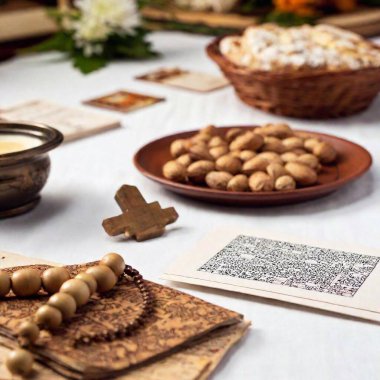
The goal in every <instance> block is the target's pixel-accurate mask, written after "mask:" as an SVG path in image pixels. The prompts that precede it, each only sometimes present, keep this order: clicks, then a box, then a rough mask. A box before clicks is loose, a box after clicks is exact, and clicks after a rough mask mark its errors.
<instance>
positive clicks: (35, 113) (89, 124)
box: [0, 100, 120, 141]
mask: <svg viewBox="0 0 380 380" xmlns="http://www.w3.org/2000/svg"><path fill="white" fill-rule="evenodd" d="M0 119H3V120H6V121H24V122H30V123H42V124H46V125H48V126H50V127H53V128H55V129H58V130H59V131H60V132H62V134H63V135H64V137H65V141H70V140H76V139H79V138H82V137H86V136H89V135H93V134H95V133H99V132H103V131H106V130H109V129H112V128H116V127H119V126H120V121H119V120H118V119H117V118H115V117H113V116H109V115H105V114H102V113H98V112H92V111H88V110H86V109H83V108H75V107H66V106H62V105H60V104H55V103H50V102H48V101H45V100H33V101H30V102H26V103H22V104H19V105H17V106H14V107H11V108H8V109H4V110H0Z"/></svg>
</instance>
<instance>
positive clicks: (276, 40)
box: [207, 24, 380, 119]
mask: <svg viewBox="0 0 380 380" xmlns="http://www.w3.org/2000/svg"><path fill="white" fill-rule="evenodd" d="M260 28H261V29H260ZM261 31H263V33H262V32H261ZM282 31H284V32H282ZM260 33H261V34H260ZM302 33H306V34H309V35H311V36H312V37H309V36H302ZM247 34H248V38H247ZM271 34H272V35H271ZM273 34H278V36H274V37H273ZM257 36H259V37H257ZM315 36H317V37H315ZM226 38H229V41H227V42H229V43H230V50H229V51H228V49H226V48H225V47H224V50H225V51H226V50H227V54H226V52H224V54H223V53H222V52H221V44H223V43H224V42H225V41H226ZM310 38H311V39H314V40H315V41H312V44H311V45H310V41H309V40H308V39H310ZM268 41H269V42H268ZM292 43H293V45H291V44H292ZM314 43H315V45H316V46H314V45H313V44H314ZM244 44H245V45H244ZM247 46H248V48H247ZM263 46H264V48H263ZM268 46H269V48H268ZM310 46H311V47H310ZM247 49H248V50H249V51H248V53H247ZM284 52H285V53H284ZM287 52H289V53H287ZM362 52H364V53H362ZM207 53H208V55H209V56H210V58H211V59H213V60H214V61H215V62H216V63H217V64H218V65H219V67H220V69H221V70H222V71H223V73H224V74H225V76H226V77H227V78H228V79H229V80H230V82H231V84H232V85H233V86H234V88H235V91H236V93H237V95H238V96H239V97H240V99H241V100H242V101H243V102H245V103H247V104H248V105H250V106H253V107H256V108H260V109H262V110H264V111H268V112H272V113H275V114H279V115H284V116H291V117H298V118H314V119H323V118H332V117H340V116H348V115H351V114H354V113H357V112H360V111H362V110H364V109H366V108H367V107H368V106H369V105H370V104H371V102H372V101H373V100H374V98H375V97H376V95H377V94H378V92H379V91H380V47H379V46H377V45H375V44H373V43H371V42H370V41H367V40H365V39H363V38H362V37H360V36H359V35H356V34H354V33H351V32H347V31H344V30H342V29H339V28H334V27H331V26H326V25H318V26H316V27H311V26H306V25H304V26H302V27H294V28H288V29H284V28H280V27H278V26H275V25H272V24H264V25H260V26H253V27H249V28H247V29H246V31H245V32H244V33H243V34H242V35H241V36H227V37H224V38H217V39H215V40H214V41H213V42H212V43H211V44H210V45H208V47H207ZM260 54H261V55H260ZM366 54H369V55H368V57H367V55H366Z"/></svg>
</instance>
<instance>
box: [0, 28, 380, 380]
mask: <svg viewBox="0 0 380 380" xmlns="http://www.w3.org/2000/svg"><path fill="white" fill-rule="evenodd" d="M152 40H153V42H154V45H155V47H156V49H157V50H158V51H160V52H162V57H161V58H159V59H157V60H150V61H145V62H141V63H140V62H128V63H123V62H120V63H114V64H112V65H110V66H109V67H108V68H106V69H104V70H101V71H99V72H96V73H94V74H92V75H88V76H83V75H81V74H80V73H79V72H78V71H76V70H74V69H73V68H72V67H71V65H70V63H68V62H67V61H64V60H62V59H61V57H60V56H59V55H58V54H55V53H52V54H46V55H36V56H29V57H23V58H17V59H13V60H11V61H8V62H5V63H1V64H0V89H1V95H0V107H4V106H7V105H11V104H14V103H17V102H20V101H24V100H30V99H35V98H43V99H50V100H52V101H56V102H59V103H62V104H66V105H78V104H79V103H80V102H81V101H82V100H85V99H88V98H91V97H94V96H98V95H103V94H105V93H108V92H112V91H114V90H117V89H129V90H136V91H140V92H143V93H149V94H153V95H158V96H165V97H166V98H167V101H166V102H164V103H159V104H157V105H155V106H153V107H149V108H146V109H144V110H140V111H136V112H134V113H131V114H126V115H120V117H121V118H122V124H123V126H122V128H120V129H118V130H114V131H111V132H106V133H103V134H100V135H97V136H94V137H90V138H86V139H83V140H79V141H76V142H72V143H68V144H66V145H63V146H62V147H60V148H59V149H57V150H55V151H53V152H52V154H51V158H52V172H51V176H50V178H49V182H48V184H47V186H46V188H45V189H44V191H43V199H42V202H41V204H40V205H39V206H38V207H37V208H36V209H35V210H34V211H33V212H31V213H29V214H26V215H23V216H19V217H16V218H13V219H8V220H1V221H0V250H8V251H12V252H18V253H22V254H24V255H27V256H36V257H42V258H45V259H49V260H54V261H57V262H63V263H76V262H82V261H89V260H94V259H98V258H99V257H101V256H102V255H103V254H104V253H106V252H108V251H116V252H120V253H122V254H123V255H124V257H125V258H126V260H127V261H128V262H129V263H130V264H131V265H133V266H135V267H136V268H138V269H139V270H141V271H142V273H143V274H144V275H145V276H146V277H147V278H149V279H151V280H154V281H158V282H162V281H161V280H160V275H161V274H162V273H163V271H164V269H165V268H167V267H168V265H169V264H170V263H171V262H172V260H174V259H175V258H176V257H178V256H179V255H181V254H182V253H184V252H185V251H186V250H187V249H189V248H190V247H191V246H192V245H193V244H194V243H195V242H196V241H197V240H198V239H200V238H201V237H202V236H204V235H205V234H207V231H209V230H210V228H213V227H216V226H219V225H220V226H223V225H225V224H234V225H237V226H238V225H244V226H246V227H247V226H249V227H252V228H253V229H254V228H255V227H260V228H265V229H275V230H276V229H277V230H278V229H280V230H282V231H288V232H289V233H290V234H291V235H293V236H294V235H297V234H302V235H303V236H305V237H309V238H310V239H311V240H316V239H320V240H324V241H326V240H327V241H332V242H336V241H338V242H344V243H345V244H350V243H352V244H358V243H360V244H361V245H366V246H368V247H369V248H377V247H378V246H379V243H380V241H379V224H380V190H379V189H377V187H378V186H379V185H380V168H379V163H378V162H379V154H380V125H379V119H380V97H379V98H378V99H377V101H375V103H374V104H373V106H372V107H371V109H369V110H368V111H366V112H364V113H362V114H360V115H358V116H354V117H351V118H343V119H339V120H330V121H323V122H318V121H302V120H289V121H290V122H291V124H292V125H293V126H294V127H297V128H304V129H310V130H316V131H321V132H327V133H332V134H335V135H338V136H342V137H345V138H347V139H350V140H352V141H355V142H357V143H359V144H362V145H364V146H365V147H366V148H367V149H368V150H369V151H370V152H371V153H372V154H373V158H374V166H373V168H372V170H371V171H370V173H368V174H367V175H365V176H364V177H363V178H362V179H360V180H359V181H357V182H356V183H354V184H352V185H350V186H347V187H346V188H345V189H344V190H342V191H339V192H337V193H335V194H334V195H331V196H329V197H327V198H324V199H320V200H317V201H313V202H309V203H304V204H299V205H293V206H288V207H276V208H266V209H248V208H247V209H244V208H231V207H222V206H215V205H209V204H205V203H199V202H196V201H193V200H191V199H185V198H182V197H180V196H177V195H174V194H171V193H169V192H167V191H165V190H163V189H161V188H160V187H159V186H158V185H157V184H155V183H152V182H150V181H149V180H147V179H145V178H144V177H142V176H141V175H140V174H139V173H138V172H137V170H136V169H135V168H134V166H133V163H132V157H133V154H134V152H135V151H136V150H137V149H138V148H139V147H140V146H141V145H142V144H144V143H146V142H148V141H150V140H152V139H155V138H157V137H160V136H162V135H166V134H170V133H173V132H176V131H179V130H187V129H193V128H199V127H201V126H204V125H206V124H209V123H213V124H216V125H223V124H224V125H229V124H249V123H255V124H260V123H265V122H271V121H280V120H284V118H279V117H276V116H272V115H269V114H265V113H262V112H260V111H257V110H253V109H251V108H249V107H247V106H246V105H244V104H243V103H241V102H240V101H239V100H238V99H237V97H236V96H235V94H234V92H233V90H232V88H231V87H228V88H225V89H223V90H220V91H216V92H213V93H209V94H196V93H191V92H186V91H182V90H179V89H173V88H169V87H164V86H160V85H155V84H150V83H146V82H141V81H136V80H134V79H133V77H134V76H135V75H137V74H142V73H144V72H146V71H148V70H151V69H154V68H157V67H161V66H168V65H169V66H173V65H178V66H180V67H185V68H189V69H198V70H201V71H206V72H210V73H218V68H217V67H216V66H215V65H214V64H213V63H212V62H211V61H210V60H209V59H208V58H207V56H206V54H205V52H204V47H205V45H206V44H207V43H208V41H209V40H210V39H209V38H208V37H200V36H192V35H185V34H181V33H164V32H162V33H156V34H154V35H153V36H152ZM100 112H108V111H100ZM124 183H129V184H134V185H136V186H138V187H139V189H140V190H141V191H142V192H143V194H144V196H145V197H146V199H147V200H148V201H154V200H158V201H160V203H161V205H162V206H165V207H166V206H174V207H175V208H176V209H177V211H178V213H179V215H180V218H179V219H178V221H177V222H176V223H175V224H174V225H172V226H170V228H169V229H168V233H167V234H166V235H165V236H164V237H161V238H158V239H154V240H150V241H147V242H143V243H136V242H134V241H129V242H124V241H119V240H118V239H111V238H109V237H108V236H107V235H106V234H105V233H104V231H103V229H102V226H101V222H102V220H103V218H105V217H109V216H113V215H116V214H118V212H119V209H118V207H117V205H116V203H115V201H114V199H113V197H114V194H115V192H116V190H117V189H118V188H119V187H120V186H121V185H122V184H124ZM369 252H370V250H369ZM186 291H188V292H190V293H191V294H193V295H196V296H199V297H202V298H204V299H206V300H208V301H210V302H214V303H217V304H219V305H221V306H225V307H228V308H231V309H233V310H236V311H239V312H241V313H243V314H244V315H245V316H246V318H248V319H250V320H252V322H253V328H252V329H251V331H250V333H249V335H248V336H247V338H246V339H245V340H244V341H242V342H241V344H239V346H238V347H237V348H236V350H234V351H233V353H232V354H231V355H229V356H228V359H227V360H225V361H224V362H223V364H222V365H221V366H220V367H219V369H218V371H217V373H216V376H215V378H217V379H271V380H272V379H292V380H296V379H316V380H317V379H318V380H319V379H340V380H348V379H366V380H369V379H379V378H380V360H379V358H380V354H379V352H380V343H379V342H380V328H379V326H378V325H375V324H371V323H367V322H362V321H358V320H354V319H350V318H344V317H339V316H336V315H332V314H328V313H319V312H316V311H313V310H311V309H303V308H299V307H296V306H292V305H285V304H276V303H275V302H273V301H266V300H263V299H259V298H253V297H250V296H245V295H239V294H234V293H228V292H223V291H214V290H210V289H206V288H194V287H192V288H187V289H186ZM179 378H180V374H179Z"/></svg>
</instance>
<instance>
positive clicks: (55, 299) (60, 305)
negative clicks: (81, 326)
mask: <svg viewBox="0 0 380 380" xmlns="http://www.w3.org/2000/svg"><path fill="white" fill-rule="evenodd" d="M47 304H48V305H50V306H53V307H55V308H56V309H58V310H59V311H60V312H61V313H62V317H63V319H69V318H71V317H73V316H74V314H75V312H76V310H77V304H76V302H75V299H74V297H73V296H71V295H70V294H68V293H56V294H54V295H52V296H51V297H50V298H49V301H48V302H47Z"/></svg>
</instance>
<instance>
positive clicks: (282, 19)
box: [263, 11, 316, 26]
mask: <svg viewBox="0 0 380 380" xmlns="http://www.w3.org/2000/svg"><path fill="white" fill-rule="evenodd" d="M315 19H316V17H311V16H309V17H306V16H305V17H304V16H299V15H297V14H295V13H291V12H279V11H273V12H270V13H269V14H268V15H266V16H265V17H264V19H263V21H264V22H274V23H276V24H278V25H281V26H298V25H303V24H313V23H314V22H315Z"/></svg>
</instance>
